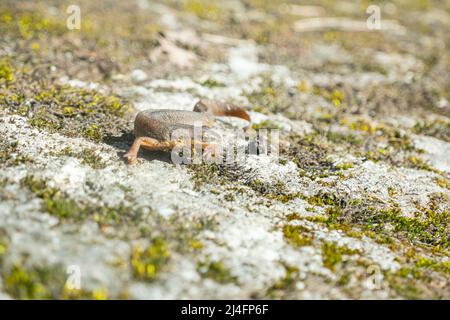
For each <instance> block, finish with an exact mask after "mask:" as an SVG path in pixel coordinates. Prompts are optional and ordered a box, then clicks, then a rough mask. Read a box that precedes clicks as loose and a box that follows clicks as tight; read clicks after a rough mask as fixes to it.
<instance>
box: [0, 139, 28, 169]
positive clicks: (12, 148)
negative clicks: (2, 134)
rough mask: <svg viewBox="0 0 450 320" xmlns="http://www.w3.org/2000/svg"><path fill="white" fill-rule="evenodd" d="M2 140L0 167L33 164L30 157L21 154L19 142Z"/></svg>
mask: <svg viewBox="0 0 450 320" xmlns="http://www.w3.org/2000/svg"><path fill="white" fill-rule="evenodd" d="M2 140H3V139H2V138H0V167H3V166H4V167H9V166H17V165H20V164H22V163H30V162H33V159H32V158H31V157H29V156H28V155H24V154H21V153H20V152H19V148H18V147H19V142H18V141H14V142H8V141H2Z"/></svg>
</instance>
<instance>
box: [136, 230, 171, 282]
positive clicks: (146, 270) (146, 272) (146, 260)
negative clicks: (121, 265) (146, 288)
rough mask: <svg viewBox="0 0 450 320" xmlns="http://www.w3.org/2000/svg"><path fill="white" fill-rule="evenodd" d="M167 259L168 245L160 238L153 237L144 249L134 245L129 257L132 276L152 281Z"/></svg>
mask: <svg viewBox="0 0 450 320" xmlns="http://www.w3.org/2000/svg"><path fill="white" fill-rule="evenodd" d="M169 259H170V251H169V246H168V244H167V242H166V241H165V240H163V239H162V238H156V239H154V240H153V241H152V243H151V244H150V245H149V246H147V248H145V249H144V248H142V247H140V246H135V247H134V248H133V251H132V253H131V258H130V264H131V268H132V270H133V276H134V277H135V278H136V279H139V280H145V281H154V280H155V279H156V278H157V276H158V274H159V273H160V272H161V271H162V270H163V269H164V267H165V266H166V265H167V263H168V262H169Z"/></svg>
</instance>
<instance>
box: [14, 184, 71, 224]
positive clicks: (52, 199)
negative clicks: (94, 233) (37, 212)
mask: <svg viewBox="0 0 450 320" xmlns="http://www.w3.org/2000/svg"><path fill="white" fill-rule="evenodd" d="M21 183H22V186H24V187H27V188H28V189H30V191H31V192H33V193H34V194H35V195H36V196H37V197H39V198H41V199H42V200H43V202H44V204H43V209H44V210H45V211H46V212H48V213H49V214H51V215H54V216H56V217H58V218H63V219H66V218H74V217H77V216H78V214H79V212H80V208H79V207H78V205H77V203H76V202H75V201H74V200H71V199H68V198H66V197H65V196H64V195H63V194H62V193H61V192H60V191H59V190H58V189H55V188H50V187H48V185H47V181H46V180H43V179H39V178H36V177H34V176H26V177H25V178H24V179H23V180H22V181H21Z"/></svg>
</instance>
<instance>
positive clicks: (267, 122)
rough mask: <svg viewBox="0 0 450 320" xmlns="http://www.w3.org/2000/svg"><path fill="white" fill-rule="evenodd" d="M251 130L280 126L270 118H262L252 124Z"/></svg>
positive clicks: (277, 127) (278, 127)
mask: <svg viewBox="0 0 450 320" xmlns="http://www.w3.org/2000/svg"><path fill="white" fill-rule="evenodd" d="M252 129H253V130H260V129H280V126H279V125H278V124H276V123H274V122H272V121H270V120H264V121H261V122H260V123H254V124H252Z"/></svg>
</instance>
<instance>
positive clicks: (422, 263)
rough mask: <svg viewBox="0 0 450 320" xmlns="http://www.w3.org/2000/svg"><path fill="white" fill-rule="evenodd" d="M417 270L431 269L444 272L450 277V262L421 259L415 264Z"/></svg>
mask: <svg viewBox="0 0 450 320" xmlns="http://www.w3.org/2000/svg"><path fill="white" fill-rule="evenodd" d="M415 266H416V267H417V268H426V269H431V270H434V271H437V272H442V273H444V274H447V275H450V262H449V261H443V262H440V261H434V260H432V259H429V258H426V257H419V258H418V260H417V261H416V262H415Z"/></svg>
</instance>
